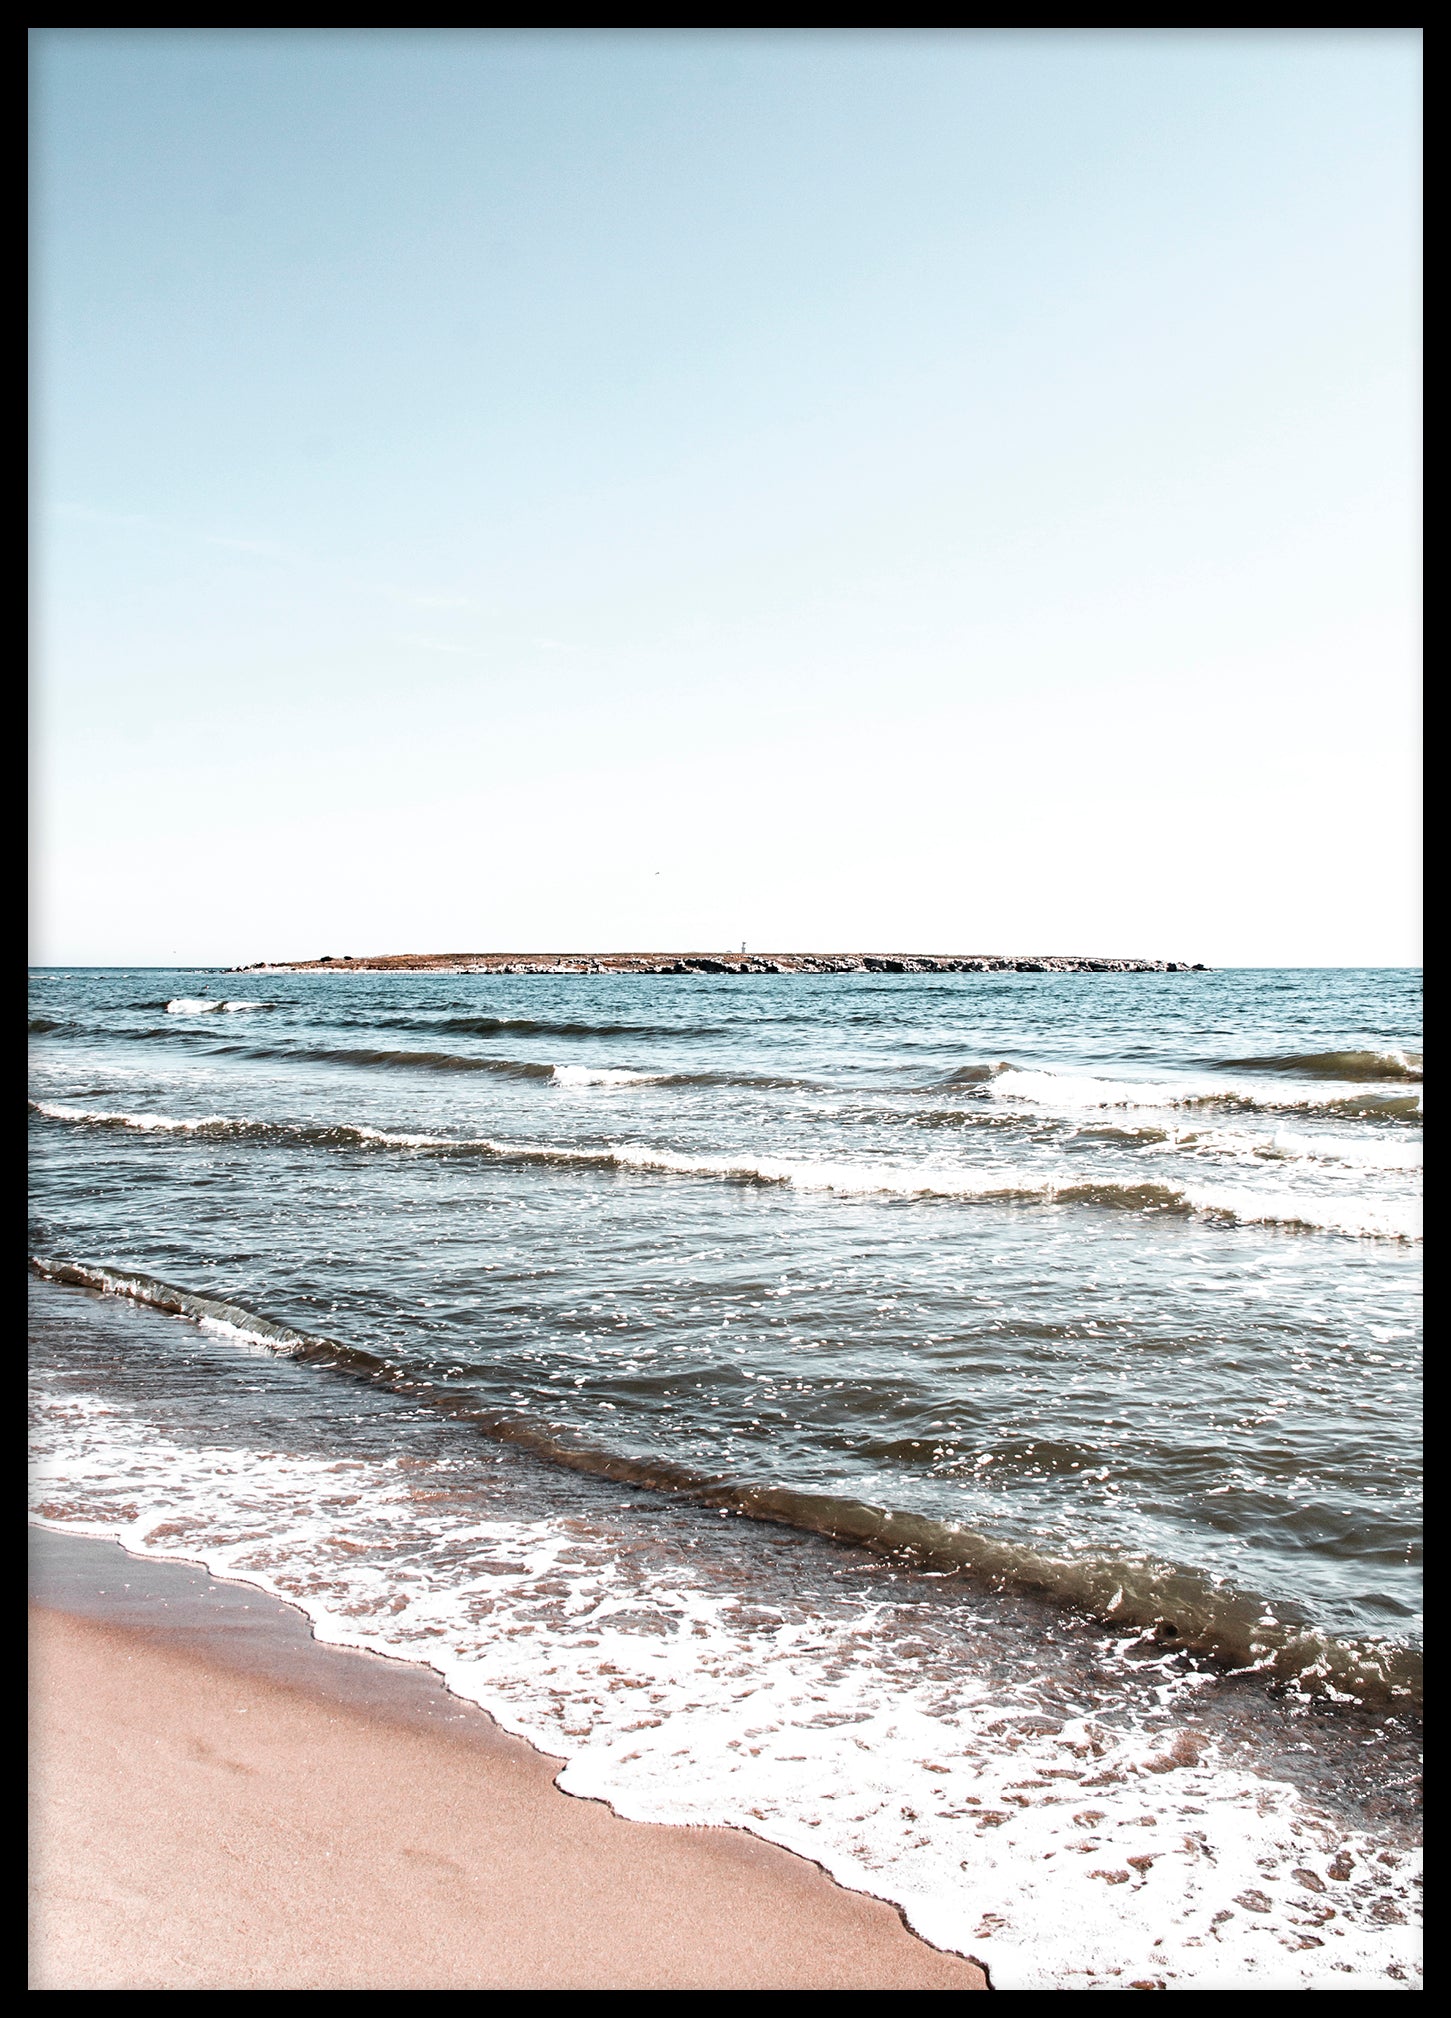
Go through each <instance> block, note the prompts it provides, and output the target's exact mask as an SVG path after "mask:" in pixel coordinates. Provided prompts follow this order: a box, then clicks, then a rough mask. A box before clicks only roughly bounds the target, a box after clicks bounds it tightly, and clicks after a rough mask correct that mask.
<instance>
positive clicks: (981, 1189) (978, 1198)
mask: <svg viewBox="0 0 1451 2018" xmlns="http://www.w3.org/2000/svg"><path fill="white" fill-rule="evenodd" d="M549 1069H550V1070H552V1069H553V1068H549ZM30 1105H31V1109H32V1111H33V1112H35V1113H37V1114H40V1115H42V1116H44V1117H45V1118H46V1119H48V1120H53V1121H64V1122H71V1123H79V1124H82V1125H86V1126H90V1127H99V1128H129V1129H138V1130H140V1131H142V1132H143V1133H150V1134H187V1135H199V1136H213V1137H217V1136H223V1137H226V1136H230V1137H245V1138H251V1139H255V1140H273V1141H299V1142H308V1143H315V1144H318V1145H322V1146H326V1147H337V1148H345V1147H356V1148H379V1149H399V1150H413V1151H428V1152H431V1153H435V1154H440V1155H452V1156H479V1157H487V1158H490V1159H493V1160H498V1161H507V1162H511V1163H516V1164H542V1165H546V1166H554V1167H574V1168H579V1167H585V1168H594V1169H610V1170H623V1171H641V1172H658V1173H660V1174H662V1175H668V1176H679V1177H698V1178H715V1179H723V1180H728V1181H733V1182H736V1183H749V1184H763V1185H782V1186H787V1187H790V1188H792V1189H795V1190H798V1191H816V1192H832V1193H835V1194H837V1195H838V1196H842V1197H863V1196H873V1195H875V1196H884V1197H892V1198H901V1199H943V1200H959V1201H962V1202H964V1203H974V1204H1003V1205H1039V1206H1065V1205H1089V1206H1099V1207H1103V1208H1106V1209H1109V1210H1119V1211H1129V1212H1138V1213H1144V1214H1153V1213H1178V1214H1185V1215H1188V1214H1197V1215H1199V1216H1200V1217H1202V1218H1204V1219H1206V1220H1208V1221H1210V1222H1212V1223H1217V1224H1221V1225H1226V1226H1232V1225H1240V1226H1272V1227H1281V1228H1285V1229H1287V1230H1290V1231H1296V1232H1306V1233H1335V1234H1343V1235H1348V1236H1350V1237H1353V1238H1363V1239H1385V1240H1401V1241H1414V1240H1418V1239H1419V1238H1420V1218H1419V1212H1418V1210H1417V1208H1416V1207H1415V1206H1414V1205H1412V1204H1409V1203H1407V1204H1404V1205H1383V1206H1372V1205H1368V1204H1364V1203H1362V1202H1361V1201H1359V1200H1347V1201H1343V1202H1341V1201H1336V1200H1334V1199H1329V1198H1322V1197H1318V1196H1314V1195H1308V1194H1307V1195H1292V1194H1285V1193H1265V1192H1256V1191H1252V1190H1248V1189H1240V1190H1231V1189H1227V1188H1224V1187H1216V1186H1197V1185H1184V1184H1172V1183H1162V1182H1156V1181H1152V1180H1149V1181H1142V1180H1141V1181H1138V1182H1131V1183H1116V1182H1113V1181H1111V1180H1104V1179H1097V1180H1090V1181H1074V1180H1073V1179H1072V1178H1068V1177H1065V1178H1064V1179H1063V1180H1062V1181H1045V1180H1043V1179H1040V1178H1037V1177H1034V1176H1030V1175H1029V1174H1027V1173H1025V1172H1012V1171H1006V1170H1005V1171H1002V1172H998V1173H994V1174H993V1175H992V1176H991V1177H988V1176H985V1175H984V1174H982V1173H979V1172H975V1171H970V1170H964V1169H952V1168H940V1167H939V1168H933V1167H928V1166H920V1165H919V1166H915V1167H913V1166H910V1165H908V1166H904V1165H900V1164H885V1163H865V1162H862V1163H856V1162H836V1163H827V1162H821V1163H813V1162H807V1161H804V1160H801V1159H796V1158H789V1157H769V1156H750V1155H739V1154H737V1155H716V1156H688V1155H684V1154H682V1153H681V1152H679V1151H677V1150H671V1149H658V1148H653V1147H650V1146H648V1145H645V1144H640V1143H627V1142H621V1143H610V1144H607V1145H603V1146H600V1147H590V1148H579V1149H575V1148H568V1147H564V1146H562V1145H556V1144H545V1145H540V1144H534V1143H523V1142H501V1141H497V1140H495V1139H494V1138H492V1137H490V1136H453V1135H433V1134H413V1133H404V1132H398V1131H393V1130H388V1129H381V1128H368V1127H359V1126H355V1125H352V1124H349V1123H336V1124H327V1123H317V1122H274V1121H244V1120H235V1119H232V1118H230V1117H228V1116H226V1115H216V1114H212V1115H202V1116H198V1117H196V1118H194V1119H182V1118H178V1117H173V1116H169V1115H155V1114H137V1113H129V1112H124V1111H116V1110H110V1109H103V1108H88V1107H69V1106H65V1105H62V1104H60V1103H58V1102H53V1101H38V1100H37V1101H32V1102H31V1103H30Z"/></svg>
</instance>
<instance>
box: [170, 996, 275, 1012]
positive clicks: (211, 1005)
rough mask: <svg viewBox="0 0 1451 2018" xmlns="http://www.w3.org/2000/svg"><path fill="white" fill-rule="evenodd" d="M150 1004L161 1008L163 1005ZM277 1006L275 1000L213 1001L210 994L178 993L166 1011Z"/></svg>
mask: <svg viewBox="0 0 1451 2018" xmlns="http://www.w3.org/2000/svg"><path fill="white" fill-rule="evenodd" d="M148 1006H155V1007H157V1008H159V1007H160V1006H161V1005H160V1004H159V1003H157V1004H155V1005H148ZM276 1006H277V1005H276V1004H275V1003H273V1002H213V1001H212V1000H211V998H210V997H209V996H203V995H195V996H194V995H178V996H177V997H176V998H175V999H174V1000H173V1001H171V1002H168V1003H167V1004H166V1013H167V1015H168V1016H210V1015H213V1014H215V1012H216V1011H217V1010H232V1011H234V1012H235V1011H237V1010H241V1009H273V1008H275V1007H276Z"/></svg>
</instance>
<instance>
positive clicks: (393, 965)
mask: <svg viewBox="0 0 1451 2018" xmlns="http://www.w3.org/2000/svg"><path fill="white" fill-rule="evenodd" d="M324 969H326V970H329V971H338V972H342V973H355V974H356V973H368V974H430V973H432V974H1203V973H1206V972H1207V971H1208V970H1207V969H1206V968H1205V966H1204V965H1203V963H1202V962H1201V961H1198V960H1196V961H1195V962H1194V963H1193V965H1192V966H1191V965H1190V963H1189V962H1188V961H1187V960H1126V959H1114V958H1102V959H1099V958H1094V957H1091V956H1090V955H1087V954H1077V953H1074V954H1063V953H1051V954H1039V955H1035V956H1033V957H1032V958H1017V957H1013V956H1010V955H1007V954H1000V953H750V954H748V953H746V952H745V951H744V950H742V951H741V952H739V953H370V954H367V955H366V956H364V957H363V958H360V959H357V958H354V956H353V955H352V954H351V953H342V954H334V953H322V954H319V956H318V957H317V959H315V960H258V961H254V962H253V963H251V964H250V965H248V966H246V967H233V968H230V969H229V970H228V971H229V972H230V973H233V974H308V973H317V972H321V971H323V970H324Z"/></svg>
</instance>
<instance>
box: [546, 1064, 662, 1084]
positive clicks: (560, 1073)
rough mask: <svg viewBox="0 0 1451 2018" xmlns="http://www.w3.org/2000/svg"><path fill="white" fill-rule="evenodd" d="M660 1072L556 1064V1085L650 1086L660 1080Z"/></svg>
mask: <svg viewBox="0 0 1451 2018" xmlns="http://www.w3.org/2000/svg"><path fill="white" fill-rule="evenodd" d="M660 1076H661V1075H660V1074H659V1073H658V1072H626V1071H606V1070H602V1069H600V1068H597V1067H595V1066H592V1065H556V1066H555V1068H554V1084H555V1085H556V1086H648V1085H651V1084H652V1083H654V1082H656V1081H658V1079H659V1078H660Z"/></svg>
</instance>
